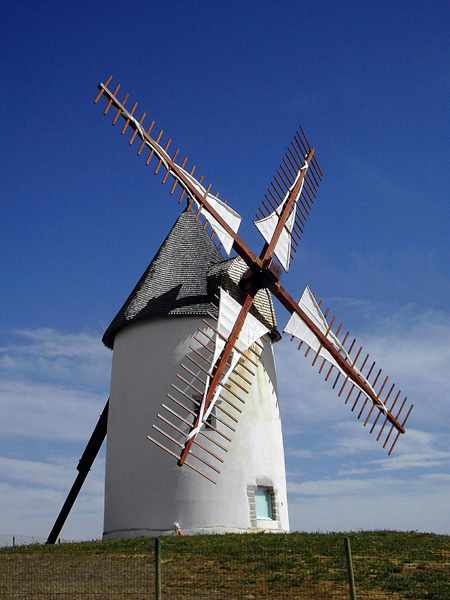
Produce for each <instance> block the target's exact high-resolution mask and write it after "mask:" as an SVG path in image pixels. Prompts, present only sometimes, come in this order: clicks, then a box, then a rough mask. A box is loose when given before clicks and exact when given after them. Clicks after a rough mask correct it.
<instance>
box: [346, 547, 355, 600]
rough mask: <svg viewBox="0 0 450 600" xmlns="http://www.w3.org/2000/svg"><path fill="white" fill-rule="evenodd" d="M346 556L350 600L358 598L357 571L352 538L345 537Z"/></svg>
mask: <svg viewBox="0 0 450 600" xmlns="http://www.w3.org/2000/svg"><path fill="white" fill-rule="evenodd" d="M345 556H346V560H347V572H348V586H349V596H348V597H349V598H350V600H356V587H355V573H354V571H353V558H352V547H351V545H350V538H348V537H346V538H345Z"/></svg>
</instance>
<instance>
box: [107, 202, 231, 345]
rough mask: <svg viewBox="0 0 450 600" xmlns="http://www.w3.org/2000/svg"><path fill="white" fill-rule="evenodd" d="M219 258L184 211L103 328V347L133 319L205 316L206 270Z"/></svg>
mask: <svg viewBox="0 0 450 600" xmlns="http://www.w3.org/2000/svg"><path fill="white" fill-rule="evenodd" d="M222 261H223V257H222V255H221V254H220V252H219V251H218V250H217V248H216V246H215V245H214V244H213V242H212V241H211V239H210V238H209V236H208V233H207V231H206V230H205V228H204V226H203V225H202V224H201V223H199V222H198V221H197V219H196V218H195V215H194V214H193V213H192V212H190V211H188V210H185V211H184V212H183V213H181V215H180V216H179V217H178V219H177V220H176V222H175V225H174V226H173V227H172V229H171V231H170V232H169V235H168V236H167V237H166V239H165V240H164V242H163V243H162V244H161V246H160V248H159V250H158V252H157V253H156V255H155V257H154V258H153V260H152V261H151V262H150V264H149V266H148V267H147V269H146V270H145V272H144V274H143V275H142V277H141V278H140V280H139V281H138V283H137V285H136V287H135V288H134V290H133V291H132V292H131V294H130V295H129V297H128V299H127V300H126V302H125V304H124V305H123V306H122V308H121V309H120V310H119V312H118V313H117V315H116V316H115V318H114V319H113V321H112V322H111V324H110V325H109V327H108V329H107V330H106V332H105V334H104V336H103V343H104V344H105V346H107V347H108V348H112V347H113V345H114V338H115V336H116V334H117V333H118V332H119V331H120V330H121V329H123V327H125V326H127V325H130V324H131V323H135V322H136V321H140V320H144V319H151V318H154V317H162V316H168V315H179V316H189V315H191V316H193V315H195V316H203V315H206V314H207V311H208V308H209V307H210V302H211V299H212V297H211V292H210V293H208V288H207V283H208V279H207V276H208V271H209V269H210V268H211V267H212V266H213V265H215V264H216V263H219V262H222Z"/></svg>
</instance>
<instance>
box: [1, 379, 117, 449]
mask: <svg viewBox="0 0 450 600" xmlns="http://www.w3.org/2000/svg"><path fill="white" fill-rule="evenodd" d="M105 402H106V397H105V395H104V394H95V393H92V392H87V391H86V392H84V391H79V390H76V389H75V390H74V389H70V388H66V387H63V386H61V385H55V384H41V383H32V382H31V383H22V382H20V381H3V382H0V410H1V412H2V415H3V418H2V419H1V420H0V435H1V436H2V437H3V438H5V437H6V438H12V437H15V436H20V437H23V438H33V439H41V440H42V439H44V440H49V441H52V440H55V439H56V440H59V441H78V440H86V441H87V438H88V437H89V435H90V434H91V432H92V430H93V428H94V425H95V423H96V422H97V419H98V417H99V414H100V412H101V411H102V409H103V406H104V405H105Z"/></svg>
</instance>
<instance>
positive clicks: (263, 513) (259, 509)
mask: <svg viewBox="0 0 450 600" xmlns="http://www.w3.org/2000/svg"><path fill="white" fill-rule="evenodd" d="M255 500H256V518H257V519H273V489H272V488H271V487H263V486H258V487H257V488H256V492H255Z"/></svg>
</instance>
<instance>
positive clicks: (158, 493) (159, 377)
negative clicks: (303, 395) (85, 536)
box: [104, 317, 289, 538]
mask: <svg viewBox="0 0 450 600" xmlns="http://www.w3.org/2000/svg"><path fill="white" fill-rule="evenodd" d="M201 323H202V322H201V320H200V319H195V318H179V317H172V318H166V319H160V320H152V321H147V322H142V323H138V324H134V325H130V326H129V327H127V328H125V329H124V330H122V331H121V332H120V333H119V334H118V335H117V337H116V339H115V344H114V352H113V367H112V381H111V399H110V408H109V418H108V436H107V462H106V482H105V521H104V537H105V538H110V537H135V536H142V535H161V534H165V533H172V532H173V530H174V526H173V524H174V522H175V521H177V522H179V523H180V525H181V528H182V529H183V531H185V532H186V533H200V532H211V533H223V532H233V531H234V532H240V531H247V530H249V529H251V527H252V523H251V520H250V509H249V498H248V495H247V491H248V486H255V485H273V487H274V489H275V493H276V500H277V513H278V517H279V519H278V521H277V522H258V526H259V527H264V528H268V529H274V528H275V529H278V530H279V531H281V530H282V531H287V530H288V529H289V520H288V507H287V497H286V476H285V465H284V451H283V440H282V433H281V423H280V416H279V410H278V402H277V398H276V392H275V389H276V381H275V379H276V377H275V368H274V361H273V353H272V346H271V343H270V341H269V340H268V338H267V341H266V350H265V351H264V353H263V357H262V358H263V361H262V362H263V363H264V365H265V368H264V367H263V366H262V365H260V367H259V369H258V372H257V376H256V380H255V381H254V383H253V385H252V390H251V392H250V394H249V395H248V396H246V404H245V407H244V410H243V413H242V414H241V415H240V418H239V424H238V425H237V430H236V432H235V433H234V434H233V435H232V438H233V441H232V444H231V446H230V449H229V451H228V453H227V454H226V455H225V462H224V464H223V465H222V466H221V474H220V475H219V476H218V480H217V485H213V484H211V483H209V482H208V481H206V480H204V479H203V478H202V477H200V476H199V475H197V474H196V473H194V472H190V471H189V470H188V469H182V468H179V467H177V466H176V460H175V458H173V457H170V456H169V455H167V454H166V453H164V452H163V451H162V450H160V449H159V448H157V447H156V446H155V445H154V444H152V443H150V442H149V441H148V440H147V439H146V435H147V434H148V433H150V431H151V426H152V423H154V422H155V416H156V412H157V410H158V407H159V405H160V403H161V401H162V400H163V399H164V398H165V396H166V393H167V391H168V387H169V384H170V383H171V382H173V381H174V378H175V373H176V367H177V364H178V363H179V362H180V361H181V360H182V358H183V356H184V354H185V352H187V351H188V346H189V339H190V336H191V335H192V333H193V332H194V331H195V330H197V329H198V327H200V326H201ZM274 388H275V389H274ZM253 524H254V523H253Z"/></svg>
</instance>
